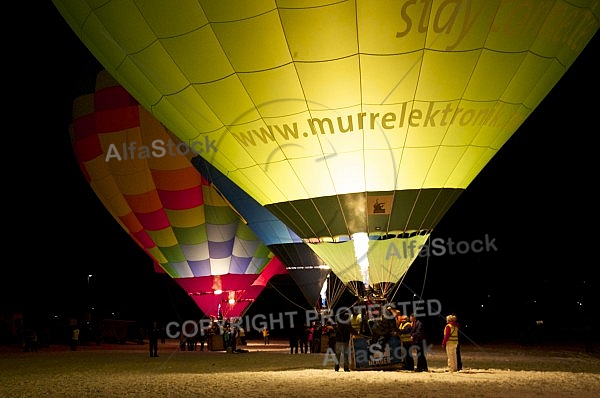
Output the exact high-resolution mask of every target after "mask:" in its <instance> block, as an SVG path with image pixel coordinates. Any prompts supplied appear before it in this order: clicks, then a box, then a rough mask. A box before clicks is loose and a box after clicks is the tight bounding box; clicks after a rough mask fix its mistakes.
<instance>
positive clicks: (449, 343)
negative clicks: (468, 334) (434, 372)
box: [442, 315, 458, 372]
mask: <svg viewBox="0 0 600 398" xmlns="http://www.w3.org/2000/svg"><path fill="white" fill-rule="evenodd" d="M457 347H458V323H456V317H455V316H454V315H448V316H447V317H446V326H445V327H444V340H443V341H442V348H444V349H445V350H446V355H447V356H448V371H450V372H457V371H458V358H457V355H456V354H457V353H456V349H457Z"/></svg>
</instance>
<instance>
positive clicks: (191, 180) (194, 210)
mask: <svg viewBox="0 0 600 398" xmlns="http://www.w3.org/2000/svg"><path fill="white" fill-rule="evenodd" d="M72 134H73V147H74V149H75V153H76V156H77V159H78V161H79V163H80V167H81V169H82V171H83V172H84V174H85V176H86V177H87V179H88V181H89V182H90V184H91V186H92V188H93V189H94V191H95V192H96V194H97V195H98V197H99V198H100V199H101V200H102V202H103V203H104V205H105V206H106V208H107V209H108V211H109V212H110V213H111V214H112V215H113V216H114V218H115V219H116V220H117V221H118V222H119V223H120V224H121V226H122V227H123V228H124V229H125V230H126V231H127V232H128V233H129V234H130V235H131V236H132V237H133V238H134V240H135V241H136V242H137V243H138V244H139V245H140V246H141V247H142V248H143V249H144V250H146V252H147V253H148V254H149V255H150V256H151V257H152V258H153V259H154V261H155V263H156V265H157V269H159V270H161V271H162V272H166V273H167V274H169V275H170V276H171V277H172V278H174V279H175V281H176V282H177V283H178V284H179V285H181V286H182V287H183V288H184V289H185V290H186V292H188V293H189V294H190V295H191V296H192V297H193V298H194V300H195V301H196V303H197V304H198V305H199V307H200V308H201V309H202V311H203V312H204V313H205V314H206V315H215V314H216V313H217V310H218V308H219V304H221V310H222V313H223V315H229V316H240V315H241V313H243V311H244V310H245V309H246V308H247V307H248V306H249V304H250V303H251V302H252V301H253V300H254V299H255V298H256V297H257V295H258V294H259V293H260V292H261V291H262V288H264V280H263V281H262V282H260V281H258V283H257V279H258V278H259V277H260V274H261V272H262V271H263V270H264V269H265V268H266V267H267V265H268V264H269V263H270V262H273V261H274V263H276V264H279V265H278V266H277V265H274V266H273V267H271V268H270V270H271V272H272V271H273V270H277V272H285V269H284V268H283V266H282V265H281V263H280V262H279V261H278V260H276V259H274V255H273V254H272V253H271V252H270V251H269V250H268V248H267V247H266V246H265V245H264V244H263V243H262V242H261V241H260V239H259V238H258V237H257V236H256V235H255V234H254V233H253V232H252V231H251V230H250V228H249V227H248V226H247V225H246V224H244V223H243V222H242V221H241V220H240V219H239V217H238V215H237V214H236V213H235V212H234V211H233V210H232V209H231V208H230V207H229V205H228V203H227V202H226V201H225V200H224V199H223V198H222V197H221V196H220V194H219V193H218V192H217V191H216V190H215V189H214V188H213V187H211V186H210V184H209V183H208V182H207V181H206V180H205V179H203V178H202V176H201V175H200V173H198V171H197V170H196V169H195V168H194V167H193V165H192V164H191V163H190V157H191V154H192V152H191V151H190V149H189V148H188V147H187V146H185V145H183V144H181V142H180V141H179V140H178V139H177V138H175V137H173V136H171V135H170V134H169V133H168V131H167V130H166V129H165V128H164V126H163V125H162V124H160V122H158V121H157V120H156V119H155V118H154V117H153V116H152V115H151V114H150V113H149V112H147V111H145V110H144V109H143V108H142V107H141V106H140V105H139V103H137V101H135V99H133V97H131V96H130V95H129V94H128V93H127V92H126V91H125V90H124V89H123V88H122V87H121V86H119V85H118V84H117V83H116V82H115V81H114V80H113V79H112V78H111V77H110V76H109V75H108V74H107V73H104V72H102V73H100V74H99V75H98V79H97V87H96V91H95V93H94V94H90V95H85V96H81V97H79V98H77V99H76V101H75V104H74V120H73V124H72ZM116 261H118V259H116ZM282 270H283V271H282ZM215 292H217V293H215ZM220 292H222V293H220Z"/></svg>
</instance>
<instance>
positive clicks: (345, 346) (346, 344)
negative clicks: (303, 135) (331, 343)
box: [334, 321, 359, 372]
mask: <svg viewBox="0 0 600 398" xmlns="http://www.w3.org/2000/svg"><path fill="white" fill-rule="evenodd" d="M334 329H335V359H336V361H335V367H334V369H335V371H336V372H337V371H338V370H340V364H341V363H342V362H343V363H344V372H349V371H350V338H351V337H352V336H358V335H359V333H358V332H357V331H356V329H354V328H353V327H352V325H351V324H350V322H349V321H347V322H337V323H336V324H335V325H334ZM342 358H343V361H342Z"/></svg>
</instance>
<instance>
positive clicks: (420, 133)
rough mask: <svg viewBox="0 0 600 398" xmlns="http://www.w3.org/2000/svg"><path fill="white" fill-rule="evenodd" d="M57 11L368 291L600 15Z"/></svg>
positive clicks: (214, 159)
mask: <svg viewBox="0 0 600 398" xmlns="http://www.w3.org/2000/svg"><path fill="white" fill-rule="evenodd" d="M54 4H55V5H56V7H57V8H58V10H59V11H60V13H61V14H62V15H63V17H64V18H65V20H66V21H67V22H68V24H69V25H70V26H71V27H72V29H73V30H74V32H75V33H76V34H77V35H78V36H79V37H80V38H81V40H82V41H83V42H84V43H85V45H86V46H87V47H88V48H89V50H90V51H91V52H92V53H93V54H94V55H95V57H96V58H97V59H98V60H99V61H100V62H101V63H102V64H103V65H104V67H105V68H107V69H108V70H109V71H110V72H111V74H112V75H113V76H114V77H115V78H116V79H117V80H118V81H119V82H120V83H121V84H122V85H123V86H124V87H125V88H126V89H127V90H128V91H129V92H130V93H131V94H132V95H133V96H134V97H135V98H136V99H138V101H140V103H141V104H142V105H143V106H144V107H145V108H147V109H148V110H150V111H151V112H152V113H153V114H154V115H155V116H156V117H157V118H158V119H159V120H160V121H162V122H163V123H164V124H165V125H166V126H167V127H168V128H169V129H170V130H171V131H173V132H174V133H175V134H176V135H177V136H178V137H179V138H180V139H181V140H182V141H184V142H186V143H188V144H189V145H190V146H191V147H193V148H194V149H195V151H196V153H198V154H199V155H201V156H202V157H203V158H205V159H207V160H208V161H210V162H211V163H212V164H213V165H214V166H215V167H217V168H218V169H219V170H220V171H222V172H223V173H224V174H225V175H226V176H227V177H228V178H230V179H231V180H232V181H233V182H235V183H236V184H237V185H238V186H239V187H240V188H242V189H243V190H245V191H246V192H248V193H249V194H250V195H251V196H252V197H253V198H254V199H256V200H257V201H258V202H259V203H260V204H261V205H263V206H265V207H266V208H267V209H268V210H269V211H271V212H272V213H273V214H274V215H275V216H276V217H277V218H279V219H280V220H281V221H283V222H284V223H285V224H286V225H288V226H289V227H290V228H291V229H293V230H294V232H295V233H296V234H297V235H298V236H300V237H301V238H302V239H304V240H306V241H310V242H315V243H318V244H314V245H313V246H312V247H313V249H314V250H315V252H316V253H317V254H318V255H319V257H321V258H322V259H323V260H324V261H325V262H327V263H328V264H329V265H330V266H331V267H332V269H333V271H334V272H335V273H336V275H338V276H340V278H342V279H345V280H347V281H352V280H360V281H363V282H364V283H365V284H366V285H369V284H370V285H377V284H379V283H383V284H384V285H387V284H388V282H392V283H393V282H395V281H398V280H399V279H400V278H401V277H402V275H404V274H405V272H406V270H407V269H408V267H409V266H410V264H411V262H412V260H413V259H414V254H415V253H416V252H418V250H410V249H408V248H410V247H416V248H418V247H419V246H421V245H423V244H424V243H425V242H426V240H427V238H428V236H429V234H430V232H431V230H432V229H433V228H434V227H435V226H436V225H437V224H438V222H439V221H440V219H441V217H442V216H443V215H444V213H445V212H446V211H447V210H448V208H449V207H450V206H451V205H452V204H453V202H454V201H455V200H456V199H457V197H458V196H459V195H460V193H461V192H463V191H464V190H465V189H466V188H467V186H468V185H469V184H470V183H471V181H473V179H474V178H475V177H476V176H477V175H478V173H479V172H480V171H481V170H482V168H483V167H484V166H485V165H486V164H487V163H488V161H489V160H490V159H491V158H492V157H493V156H494V154H495V153H496V152H497V151H498V150H499V149H500V148H501V147H502V145H503V144H504V143H505V142H506V141H507V140H508V139H509V138H510V136H511V135H512V134H513V133H514V132H515V131H516V130H517V128H518V127H519V126H520V125H521V123H522V122H523V121H524V120H525V119H526V118H527V117H528V116H529V115H530V114H531V112H532V111H533V110H534V109H535V108H536V106H537V105H538V104H539V103H540V102H541V101H542V100H543V98H544V96H545V95H546V94H547V93H548V92H549V90H550V89H551V88H552V87H553V86H554V85H555V83H556V82H557V81H558V80H559V79H560V78H561V76H562V75H563V74H564V72H565V71H566V70H567V68H568V67H569V66H570V65H571V64H572V62H573V61H574V59H575V58H576V57H577V56H578V54H579V53H580V52H581V50H582V49H583V48H584V47H585V45H586V44H587V42H588V41H589V40H590V38H591V37H592V36H593V35H594V34H595V32H596V31H597V29H598V23H599V22H598V21H599V20H600V18H599V16H598V12H599V11H598V10H600V7H599V1H598V0H588V1H585V0H584V1H581V2H578V3H577V4H573V3H572V2H567V1H562V0H558V1H553V2H550V1H546V0H532V1H529V2H526V3H522V2H516V1H513V0H473V1H467V0H462V1H461V0H459V1H445V0H432V1H423V2H417V1H378V0H357V1H347V2H330V1H320V0H316V1H312V2H309V3H307V2H305V1H297V0H280V1H276V2H260V1H256V2H254V1H253V2H248V1H231V2H215V1H211V0H200V1H194V2H185V3H182V4H179V5H178V7H172V5H171V4H169V3H167V2H133V1H119V2H107V3H103V4H101V5H98V6H90V5H88V3H87V2H85V1H83V0H80V1H75V0H68V1H67V0H54ZM350 240H352V242H350ZM324 242H337V243H336V245H330V244H328V243H324ZM344 242H346V243H344ZM404 247H407V250H404ZM367 253H368V255H367Z"/></svg>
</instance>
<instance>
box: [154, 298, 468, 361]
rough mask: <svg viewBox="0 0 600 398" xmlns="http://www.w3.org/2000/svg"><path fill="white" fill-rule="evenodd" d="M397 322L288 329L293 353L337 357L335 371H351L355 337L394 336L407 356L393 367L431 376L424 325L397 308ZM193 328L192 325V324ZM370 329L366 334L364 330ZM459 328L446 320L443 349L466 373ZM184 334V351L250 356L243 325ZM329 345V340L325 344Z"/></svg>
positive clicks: (353, 317)
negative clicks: (221, 351) (246, 348)
mask: <svg viewBox="0 0 600 398" xmlns="http://www.w3.org/2000/svg"><path fill="white" fill-rule="evenodd" d="M388 310H389V311H390V312H391V313H392V314H393V318H386V320H385V322H384V324H380V323H378V322H377V321H373V320H369V321H368V322H365V321H363V318H362V314H360V313H359V312H357V311H353V312H352V314H350V316H349V318H348V319H347V320H346V321H344V322H332V321H331V320H327V321H326V322H325V324H322V323H321V322H320V321H313V322H312V323H311V324H310V325H307V323H306V322H304V323H303V324H302V325H301V326H295V327H290V329H289V349H290V351H289V352H290V354H320V353H326V354H333V355H334V357H335V359H334V363H335V364H334V370H335V371H339V370H340V369H342V368H343V370H344V371H346V372H348V371H350V365H351V362H352V361H351V353H352V350H351V344H352V338H357V337H364V338H366V339H368V340H369V342H371V343H372V342H375V343H376V344H379V345H380V346H382V345H383V346H385V344H386V342H388V341H390V340H389V339H390V338H396V341H397V342H398V344H399V346H398V347H399V348H400V349H401V352H402V353H403V355H402V357H401V358H400V361H399V362H397V363H395V364H396V365H398V368H399V369H401V370H408V371H414V372H428V371H429V368H428V364H427V355H426V352H427V335H426V330H425V326H424V324H423V323H422V322H421V320H420V319H418V317H417V316H416V315H415V314H414V313H413V314H411V315H410V316H407V315H404V314H402V313H401V312H400V311H399V310H396V309H393V308H388ZM192 326H193V325H192ZM366 329H368V331H367V330H366ZM160 330H161V329H160V328H159V327H158V325H157V323H156V321H154V322H153V323H152V324H151V326H150V327H149V330H148V337H149V349H150V356H151V357H158V339H159V336H160V334H161V332H160ZM459 331H460V326H459V324H458V320H457V317H456V315H454V314H452V315H448V316H447V317H446V325H445V327H444V330H443V333H442V334H443V339H442V348H443V349H444V350H445V352H446V355H447V357H448V368H447V371H449V372H458V371H460V370H461V369H462V361H461V356H460V341H459ZM192 332H193V331H191V330H181V333H180V342H179V348H180V349H181V350H182V351H197V350H198V351H204V350H205V349H206V350H208V351H212V350H224V351H226V352H228V353H239V352H247V350H244V348H243V347H244V346H246V345H247V341H246V332H245V330H244V328H243V327H242V326H241V325H237V324H236V325H231V324H229V323H225V324H220V323H217V322H215V323H213V324H212V326H211V327H209V328H207V329H205V330H202V331H199V332H198V333H192ZM260 334H261V336H262V338H263V340H264V344H265V345H269V344H270V333H269V330H268V329H267V328H266V327H265V328H263V329H262V330H261V331H260ZM324 340H325V341H326V342H325V341H324Z"/></svg>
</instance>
